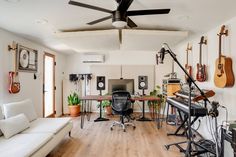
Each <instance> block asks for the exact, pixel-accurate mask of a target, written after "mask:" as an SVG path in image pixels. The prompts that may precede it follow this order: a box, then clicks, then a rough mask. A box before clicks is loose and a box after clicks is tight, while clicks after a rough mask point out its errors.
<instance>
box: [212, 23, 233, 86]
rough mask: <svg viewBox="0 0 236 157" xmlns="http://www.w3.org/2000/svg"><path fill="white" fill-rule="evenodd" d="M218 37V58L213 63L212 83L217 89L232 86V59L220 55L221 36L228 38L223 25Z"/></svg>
mask: <svg viewBox="0 0 236 157" xmlns="http://www.w3.org/2000/svg"><path fill="white" fill-rule="evenodd" d="M217 35H218V36H219V57H218V58H217V60H216V62H215V74H214V83H215V85H216V86H217V87H220V88H224V87H231V86H233V85H234V74H233V69H232V59H231V58H229V57H226V56H223V55H222V52H221V40H222V36H224V35H225V36H228V30H226V29H225V25H223V26H222V27H221V29H220V33H219V34H217Z"/></svg>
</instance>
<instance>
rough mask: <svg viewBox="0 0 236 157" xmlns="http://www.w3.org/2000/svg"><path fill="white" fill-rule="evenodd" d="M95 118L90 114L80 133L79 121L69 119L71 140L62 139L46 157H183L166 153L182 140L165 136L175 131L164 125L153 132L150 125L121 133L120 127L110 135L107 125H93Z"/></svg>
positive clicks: (152, 127)
mask: <svg viewBox="0 0 236 157" xmlns="http://www.w3.org/2000/svg"><path fill="white" fill-rule="evenodd" d="M97 116H98V114H92V117H91V120H90V121H87V120H86V121H85V126H84V129H80V117H78V118H74V119H73V125H74V127H73V130H72V138H70V137H68V136H66V137H65V139H64V140H63V141H62V142H61V143H60V144H59V145H58V146H57V147H56V148H55V149H54V150H53V151H52V152H51V153H50V154H49V155H48V157H179V156H181V157H182V156H183V154H182V153H180V152H179V151H178V149H177V148H175V147H171V148H170V150H169V151H167V150H166V149H165V147H164V145H165V144H168V143H173V142H177V141H184V140H185V138H183V137H176V136H167V135H166V133H167V132H170V131H173V130H175V127H173V126H169V125H165V123H163V124H164V125H163V126H162V128H161V129H159V130H158V129H157V127H156V123H154V122H139V121H135V124H136V129H135V130H133V128H132V127H128V128H127V130H126V132H123V131H122V129H121V128H120V127H118V126H117V127H114V130H113V131H110V125H111V123H112V121H113V120H118V117H110V118H111V120H110V121H106V122H96V123H95V122H93V120H94V119H95V118H96V117H97Z"/></svg>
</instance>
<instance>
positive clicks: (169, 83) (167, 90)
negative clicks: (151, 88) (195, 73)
mask: <svg viewBox="0 0 236 157" xmlns="http://www.w3.org/2000/svg"><path fill="white" fill-rule="evenodd" d="M180 89H181V85H180V79H164V80H162V93H163V94H164V95H166V96H174V93H175V92H177V91H179V90H180Z"/></svg>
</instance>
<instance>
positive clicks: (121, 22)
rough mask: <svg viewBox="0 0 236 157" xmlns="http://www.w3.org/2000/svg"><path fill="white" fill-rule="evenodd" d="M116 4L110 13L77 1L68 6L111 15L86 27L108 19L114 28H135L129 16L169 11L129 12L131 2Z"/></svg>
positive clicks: (118, 1)
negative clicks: (115, 7)
mask: <svg viewBox="0 0 236 157" xmlns="http://www.w3.org/2000/svg"><path fill="white" fill-rule="evenodd" d="M116 2H117V3H118V6H117V9H116V10H114V11H112V10H108V9H105V8H100V7H97V6H93V5H89V4H85V3H80V2H77V1H73V0H70V1H69V4H71V5H75V6H79V7H84V8H88V9H93V10H98V11H102V12H106V13H109V14H111V15H109V16H106V17H103V18H100V19H97V20H94V21H91V22H89V23H87V24H88V25H94V24H97V23H99V22H103V21H105V20H108V19H112V25H113V26H114V27H116V28H123V27H125V26H126V25H128V26H129V27H130V28H134V27H137V25H136V24H135V23H134V22H133V21H132V20H131V19H130V18H129V17H130V16H140V15H153V14H168V13H169V12H170V9H151V10H130V11H128V9H129V6H130V5H131V4H132V2H133V0H116Z"/></svg>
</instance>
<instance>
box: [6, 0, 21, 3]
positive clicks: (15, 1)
mask: <svg viewBox="0 0 236 157" xmlns="http://www.w3.org/2000/svg"><path fill="white" fill-rule="evenodd" d="M5 1H6V2H10V3H17V2H20V0H5Z"/></svg>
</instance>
